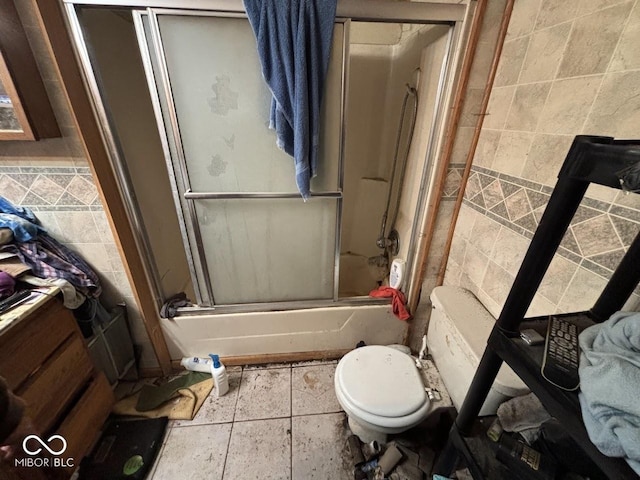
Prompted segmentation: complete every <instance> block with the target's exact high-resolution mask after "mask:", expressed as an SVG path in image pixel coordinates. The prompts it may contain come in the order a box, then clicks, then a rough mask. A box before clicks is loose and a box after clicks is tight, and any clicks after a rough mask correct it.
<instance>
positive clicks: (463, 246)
mask: <svg viewBox="0 0 640 480" xmlns="http://www.w3.org/2000/svg"><path fill="white" fill-rule="evenodd" d="M466 250H467V241H466V240H465V239H464V238H462V237H461V236H460V235H459V234H457V232H454V234H453V241H452V242H451V250H450V251H449V260H453V261H454V262H456V263H457V264H458V265H462V264H463V263H464V254H465V252H466Z"/></svg>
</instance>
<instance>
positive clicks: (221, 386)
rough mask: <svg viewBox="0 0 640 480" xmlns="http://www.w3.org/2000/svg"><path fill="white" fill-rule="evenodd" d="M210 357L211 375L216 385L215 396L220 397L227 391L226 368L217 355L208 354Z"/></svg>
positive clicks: (227, 378) (227, 377)
mask: <svg viewBox="0 0 640 480" xmlns="http://www.w3.org/2000/svg"><path fill="white" fill-rule="evenodd" d="M209 356H210V357H211V361H212V363H211V376H212V377H213V381H214V383H215V385H216V396H217V397H221V396H223V395H224V394H225V393H227V392H228V391H229V376H228V375H227V369H226V368H225V367H224V365H223V364H222V362H221V361H220V357H218V355H211V354H210V355H209Z"/></svg>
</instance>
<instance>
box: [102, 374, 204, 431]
mask: <svg viewBox="0 0 640 480" xmlns="http://www.w3.org/2000/svg"><path fill="white" fill-rule="evenodd" d="M202 375H205V377H208V378H206V379H205V380H203V381H201V382H198V383H195V384H192V385H190V386H187V387H184V388H180V389H178V390H177V392H175V393H174V394H173V396H172V397H171V398H168V399H167V401H165V402H164V403H161V404H160V406H158V407H157V408H154V409H152V410H145V411H140V410H138V409H136V404H137V403H138V399H139V397H140V393H141V391H138V392H137V393H134V394H133V395H130V396H128V397H126V398H123V399H122V400H120V401H118V402H117V403H116V404H115V405H114V407H113V413H115V414H116V415H134V416H136V417H147V418H159V417H168V418H170V419H172V420H193V418H194V417H195V416H196V414H197V413H198V411H199V410H200V407H202V405H203V404H204V402H205V400H206V399H207V397H208V396H209V394H210V393H211V390H213V379H212V378H211V375H206V374H202Z"/></svg>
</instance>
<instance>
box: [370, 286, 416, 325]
mask: <svg viewBox="0 0 640 480" xmlns="http://www.w3.org/2000/svg"><path fill="white" fill-rule="evenodd" d="M369 296H370V297H377V298H388V297H392V300H391V310H392V311H393V314H394V315H395V316H396V317H398V318H399V319H400V320H409V319H410V318H411V314H410V313H409V311H408V310H407V307H406V306H405V305H406V304H407V297H405V296H404V293H402V292H401V291H400V290H396V289H395V288H392V287H378V288H376V289H375V290H371V291H370V292H369Z"/></svg>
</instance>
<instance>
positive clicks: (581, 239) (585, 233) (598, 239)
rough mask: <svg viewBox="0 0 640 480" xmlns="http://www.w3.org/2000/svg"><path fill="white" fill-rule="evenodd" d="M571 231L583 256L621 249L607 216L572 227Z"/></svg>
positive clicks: (591, 219) (620, 243)
mask: <svg viewBox="0 0 640 480" xmlns="http://www.w3.org/2000/svg"><path fill="white" fill-rule="evenodd" d="M572 229H573V233H574V235H575V237H576V240H577V242H578V245H579V246H580V251H581V252H582V254H583V255H584V256H587V257H588V256H591V255H597V254H599V253H604V252H609V251H611V250H616V249H619V248H622V242H621V241H620V239H619V238H618V235H616V232H615V229H614V227H613V224H612V223H611V220H609V217H608V216H607V215H600V216H598V217H594V218H590V219H588V220H586V221H584V222H581V223H578V224H577V225H573V226H572Z"/></svg>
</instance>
